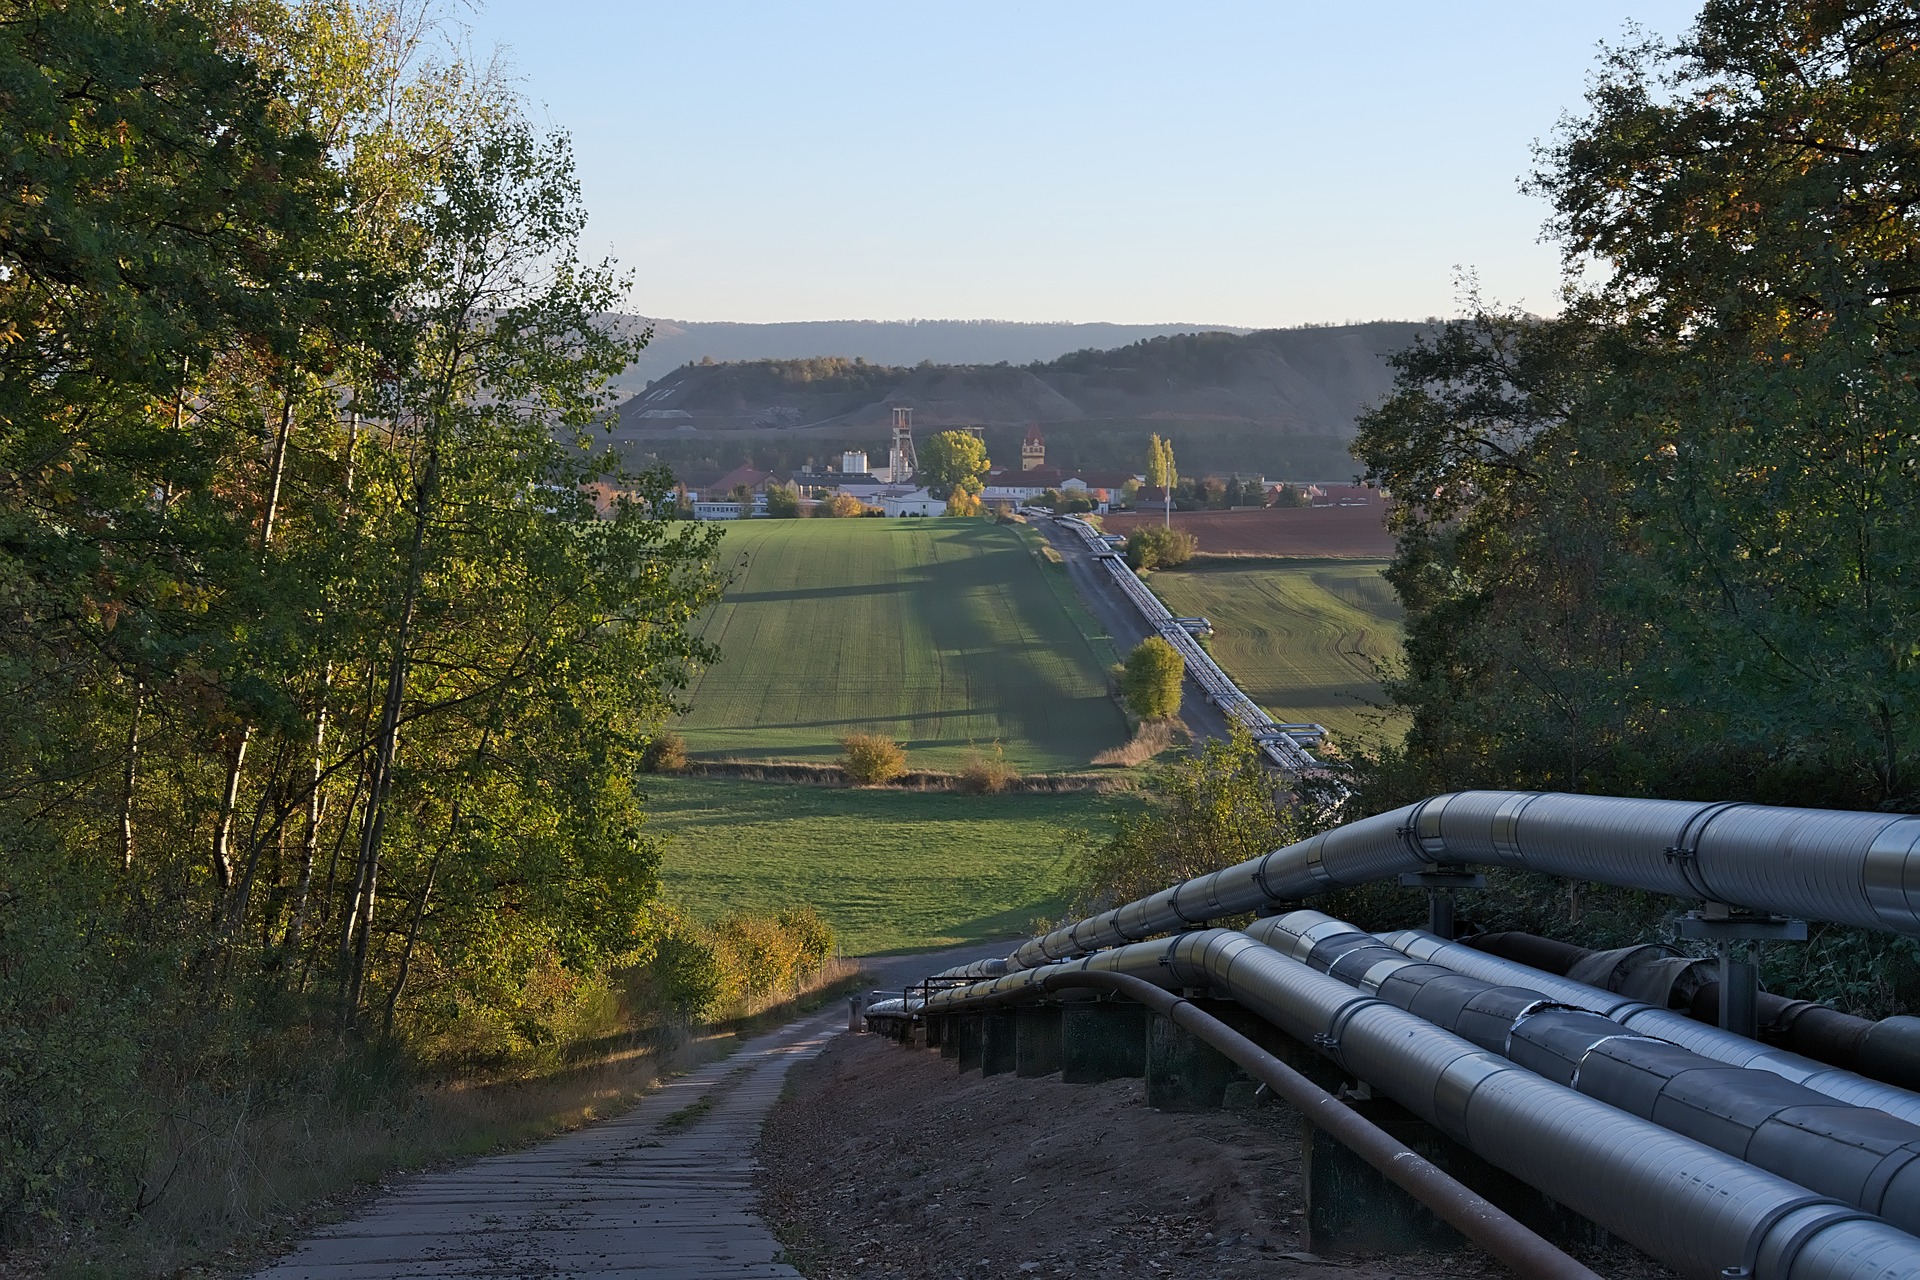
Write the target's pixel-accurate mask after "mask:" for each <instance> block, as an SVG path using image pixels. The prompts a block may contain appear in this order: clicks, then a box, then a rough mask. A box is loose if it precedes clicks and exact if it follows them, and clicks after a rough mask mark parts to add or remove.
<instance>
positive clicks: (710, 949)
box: [651, 906, 834, 1021]
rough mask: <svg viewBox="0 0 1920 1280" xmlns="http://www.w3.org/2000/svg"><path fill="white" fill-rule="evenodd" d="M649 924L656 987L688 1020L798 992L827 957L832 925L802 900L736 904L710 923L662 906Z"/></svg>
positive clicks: (734, 1011) (760, 1004) (831, 947)
mask: <svg viewBox="0 0 1920 1280" xmlns="http://www.w3.org/2000/svg"><path fill="white" fill-rule="evenodd" d="M656 929H657V936H656V938H655V943H654V960H653V964H652V966H651V969H652V978H653V981H654V983H655V989H656V990H657V991H658V992H659V993H660V995H661V996H662V997H663V998H664V999H665V1000H666V1002H667V1003H668V1005H669V1006H670V1007H671V1008H672V1010H673V1011H674V1012H675V1013H677V1014H678V1015H679V1016H681V1017H683V1018H686V1019H688V1020H691V1021H702V1020H711V1019H714V1018H719V1017H725V1016H728V1015H731V1014H739V1013H752V1012H755V1011H756V1010H757V1009H758V1008H761V1007H764V1006H765V1005H766V1004H768V1003H770V1002H771V1001H773V1000H777V999H779V998H781V997H785V996H789V995H792V994H794V993H795V992H797V991H799V989H800V988H801V987H802V985H803V984H804V983H805V982H806V981H807V979H809V978H811V977H813V976H814V975H815V974H817V973H819V972H820V970H821V969H823V968H824V967H826V964H827V962H828V961H829V960H831V959H832V958H833V950H834V936H833V928H832V926H831V925H829V924H828V923H827V922H826V921H824V920H822V919H821V918H820V914H819V913H818V912H817V911H815V910H814V909H813V908H812V907H808V906H800V907H789V908H787V909H786V910H784V911H781V912H778V913H776V914H774V915H758V914H755V913H753V912H750V911H738V912H735V913H734V914H732V915H730V916H727V917H726V918H725V919H723V920H720V921H718V922H716V923H714V924H712V925H698V924H693V923H691V922H689V921H687V920H686V919H685V918H684V917H682V916H681V915H679V914H678V913H677V912H675V911H673V910H671V909H669V908H661V909H660V910H659V912H658V913H657V915H656Z"/></svg>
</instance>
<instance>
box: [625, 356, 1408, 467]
mask: <svg viewBox="0 0 1920 1280" xmlns="http://www.w3.org/2000/svg"><path fill="white" fill-rule="evenodd" d="M742 327H752V326H742ZM795 327H800V326H795ZM955 327H956V328H962V327H964V326H955ZM1034 327H1036V328H1045V327H1047V326H1034ZM1058 327H1059V328H1063V329H1064V328H1066V326H1058ZM1075 327H1076V328H1096V327H1099V328H1116V329H1117V328H1120V326H1075ZM1423 328H1424V326H1423V325H1422V324H1419V323H1415V322H1401V321H1380V322H1376V323H1373V324H1358V325H1339V326H1327V327H1318V328H1303V329H1263V330H1257V331H1253V332H1230V331H1203V332H1197V333H1180V334H1171V335H1167V334H1156V335H1153V336H1151V337H1146V338H1143V339H1140V340H1138V341H1135V342H1132V343H1130V344H1128V345H1125V346H1120V347H1117V348H1110V349H1104V350H1103V349H1097V348H1083V349H1080V350H1075V351H1072V352H1069V353H1066V354H1062V355H1059V356H1056V357H1052V358H1049V359H1046V360H1037V361H1031V362H1028V363H1026V364H1023V365H1016V364H1014V363H1012V362H1006V363H998V362H995V363H945V364H943V363H938V362H932V361H926V362H921V363H917V364H915V365H911V366H908V365H904V364H884V363H879V362H875V361H870V360H867V359H864V358H862V357H857V356H833V357H821V358H812V359H790V360H757V361H744V362H721V361H716V362H714V363H710V364H707V363H696V364H689V365H682V366H680V367H678V368H675V369H673V370H671V371H669V372H667V373H666V374H664V375H662V376H661V377H658V378H656V379H654V380H653V381H652V382H651V383H650V384H649V385H648V386H647V387H646V388H644V389H643V390H642V391H641V392H640V393H639V394H637V395H635V396H634V397H633V398H632V399H631V400H629V401H627V402H626V403H625V404H624V405H622V406H621V411H620V421H619V425H618V428H617V436H618V438H619V440H620V441H621V442H622V444H623V445H624V446H625V447H626V449H627V450H628V452H629V453H630V454H631V455H632V456H633V457H634V458H635V459H636V460H643V459H646V458H648V457H652V458H657V459H659V460H661V461H665V462H668V463H670V464H673V465H674V466H675V467H676V468H677V469H679V470H680V471H681V472H682V473H683V474H687V475H690V476H691V475H697V474H698V473H700V472H701V471H702V470H711V469H714V468H718V469H721V470H724V469H726V468H728V467H731V466H734V465H738V464H739V463H742V462H752V463H754V464H755V465H758V466H762V467H771V468H775V469H780V468H787V467H794V466H798V465H800V464H801V463H803V462H805V461H807V460H808V459H810V458H817V459H825V458H829V457H831V456H832V455H833V454H834V453H836V452H838V451H839V450H840V449H842V448H849V447H851V448H865V449H867V450H868V451H869V452H874V453H883V452H884V449H885V441H886V427H887V423H888V422H889V420H890V418H891V414H892V410H893V408H894V406H896V405H905V406H910V407H911V408H912V409H913V411H914V418H913V420H914V425H915V427H916V428H918V429H920V430H921V431H922V432H923V433H924V432H927V431H934V430H939V429H941V428H944V427H951V426H982V427H985V428H986V436H987V445H988V449H989V451H990V452H991V453H992V454H993V455H994V456H995V457H996V458H1002V459H1011V458H1013V457H1015V456H1017V452H1018V446H1017V441H1018V437H1019V435H1020V433H1021V432H1022V431H1023V430H1024V428H1025V426H1026V424H1027V423H1030V422H1037V423H1039V424H1040V425H1041V427H1042V430H1043V432H1044V433H1045V435H1046V438H1047V450H1048V461H1049V462H1052V463H1056V464H1059V465H1065V466H1079V467H1099V468H1102V469H1109V468H1124V469H1127V470H1135V471H1137V470H1139V469H1140V468H1141V467H1143V466H1144V465H1145V464H1144V458H1145V454H1146V440H1147V437H1148V436H1149V435H1150V434H1153V433H1154V432H1158V433H1160V434H1162V435H1167V436H1169V437H1171V438H1172V439H1173V441H1174V445H1175V451H1176V455H1177V457H1178V459H1179V461H1180V462H1181V463H1182V469H1183V470H1186V471H1188V472H1198V471H1201V470H1206V471H1216V472H1223V471H1257V472H1261V473H1264V474H1267V475H1273V476H1289V477H1295V478H1308V479H1346V478H1349V477H1351V475H1352V474H1353V472H1354V463H1353V460H1352V458H1351V457H1350V456H1349V455H1348V454H1347V451H1346V450H1347V444H1348V442H1349V441H1350V440H1351V439H1352V438H1353V430H1354V418H1355V417H1356V416H1357V415H1358V414H1359V412H1360V411H1361V410H1362V409H1363V408H1364V407H1365V406H1367V405H1369V404H1372V403H1374V402H1377V401H1378V400H1379V399H1381V398H1382V397H1383V396H1384V395H1386V393H1387V391H1388V389H1389V388H1390V386H1391V383H1392V372H1391V370H1390V369H1389V368H1388V367H1387V365H1386V360H1385V358H1386V356H1387V355H1389V354H1391V353H1392V352H1394V351H1397V350H1399V349H1401V348H1403V347H1405V346H1407V345H1408V344H1409V343H1411V342H1412V340H1413V337H1414V335H1415V334H1416V333H1418V332H1420V331H1421V330H1422V329H1423Z"/></svg>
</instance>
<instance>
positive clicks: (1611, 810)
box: [1008, 791, 1920, 968]
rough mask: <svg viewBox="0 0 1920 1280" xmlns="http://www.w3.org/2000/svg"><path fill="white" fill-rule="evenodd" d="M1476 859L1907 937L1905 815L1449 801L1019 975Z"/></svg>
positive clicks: (1032, 951) (1194, 899)
mask: <svg viewBox="0 0 1920 1280" xmlns="http://www.w3.org/2000/svg"><path fill="white" fill-rule="evenodd" d="M1454 864H1481V865H1487V866H1500V867H1513V868H1521V869H1526V870H1532V871H1540V872H1545V873H1547V874H1549V875H1556V876H1563V877H1567V878H1570V879H1576V880H1591V881H1597V882H1600V883H1602V884H1611V885H1619V886H1621V887H1624V888H1630V889H1643V890H1646V891H1648V892H1651V893H1660V894H1666V895H1669V896H1671V897H1676V898H1690V899H1698V900H1701V901H1707V902H1720V903H1726V904H1729V905H1731V906H1737V907H1743V908H1747V909H1749V910H1754V911H1763V912H1773V913H1778V914H1781V915H1788V916H1795V917H1802V918H1806V919H1811V920H1830V921H1834V922H1836V923H1840V924H1850V925H1858V926H1860V927H1863V928H1870V929H1886V930H1891V931H1893V932H1895V933H1902V934H1907V935H1910V936H1920V816H1912V815H1902V814H1888V813H1859V812H1851V811H1842V810H1828V809H1784V808H1774V807H1770V806H1766V805H1753V804H1727V803H1714V804H1703V803H1694V802H1689V801H1681V800H1632V799H1621V798H1617V797H1610V796H1581V795H1564V794H1557V793H1549V792H1528V791H1462V792H1455V793H1453V794H1450V795H1442V796H1435V797H1433V798H1431V799H1428V800H1422V801H1420V802H1419V803H1418V804H1412V805H1407V806H1405V807H1403V808H1399V809H1395V810H1392V811H1391V812H1388V813H1382V814H1377V815H1375V816H1374V817H1371V818H1363V819H1361V820H1359V821H1357V822H1350V823H1347V824H1346V825H1344V826H1341V827H1336V828H1334V829H1333V830H1331V831H1327V832H1323V833H1321V834H1320V835H1317V836H1313V837H1311V838H1309V839H1306V840H1302V841H1300V842H1298V843H1297V844H1291V845H1288V846H1286V847H1285V848H1282V849H1276V850H1274V851H1273V852H1271V853H1268V854H1265V855H1263V856H1261V857H1258V858H1252V859H1249V860H1248V861H1246V862H1242V863H1239V864H1237V865H1235V866H1231V867H1226V868H1224V869H1222V870H1220V871H1215V872H1212V873H1210V874H1208V875H1204V876H1196V877H1195V878H1193V879H1191V880H1188V881H1185V882H1183V883H1181V884H1177V885H1174V886H1173V887H1172V888H1169V889H1163V890H1161V891H1160V892H1159V893H1155V894H1152V895H1150V896H1148V897H1145V898H1142V899H1140V900H1139V901H1137V902H1130V903H1127V904H1126V905H1125V906H1121V907H1116V908H1114V909H1113V910H1111V911H1106V912H1102V913H1101V914H1099V915H1097V916H1092V917H1089V918H1088V919H1085V920H1081V921H1078V922H1077V923H1075V924H1071V925H1067V926H1065V927H1063V928H1060V929H1056V930H1054V931H1053V932H1051V933H1048V934H1046V935H1044V936H1043V937H1039V938H1035V939H1033V940H1031V941H1029V942H1027V943H1025V944H1023V945H1022V946H1021V947H1020V948H1019V949H1018V950H1017V951H1015V952H1014V954H1013V955H1012V956H1011V957H1010V958H1009V960H1008V965H1009V967H1010V968H1023V967H1027V968H1030V967H1032V966H1034V965H1039V964H1046V963H1047V962H1049V961H1052V960H1061V959H1066V958H1068V957H1071V956H1076V955H1085V954H1087V953H1088V952H1090V951H1095V950H1098V949H1099V948H1101V947H1110V946H1117V945H1119V944H1121V943H1125V942H1134V941H1138V940H1140V939H1143V938H1150V937H1153V936H1155V935H1157V934H1163V933H1170V932H1173V931H1175V930H1178V929H1184V928H1190V927H1192V926H1194V925H1197V924H1204V923H1206V922H1207V921H1209V920H1217V919H1219V918H1220V917H1222V916H1230V915H1237V914H1240V913H1242V912H1248V911H1257V910H1260V909H1262V908H1264V907H1266V906H1268V905H1269V904H1271V903H1276V902H1293V901H1297V900H1299V899H1302V898H1307V897H1311V896H1313V895H1315V894H1319V893H1325V892H1327V891H1328V890H1331V889H1338V888H1344V887H1348V886H1352V885H1360V884H1367V883H1370V882H1372V881H1375V880H1380V879H1383V878H1385V877H1388V876H1394V875H1399V874H1402V873H1407V872H1418V871H1427V870H1431V869H1432V868H1433V867H1435V866H1437V865H1454Z"/></svg>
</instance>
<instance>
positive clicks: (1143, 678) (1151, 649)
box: [1120, 636, 1187, 720]
mask: <svg viewBox="0 0 1920 1280" xmlns="http://www.w3.org/2000/svg"><path fill="white" fill-rule="evenodd" d="M1186 674H1187V664H1186V663H1185V662H1183V661H1182V660H1181V658H1180V651H1179V650H1178V649H1175V648H1174V647H1173V646H1172V645H1170V644H1168V643H1167V642H1166V641H1165V640H1162V639H1161V638H1160V637H1159V636H1148V637H1147V638H1146V639H1145V640H1142V641H1141V642H1140V643H1139V644H1137V645H1135V646H1134V647H1133V652H1131V653H1129V654H1128V655H1127V661H1126V665H1125V667H1124V669H1123V671H1122V674H1121V676H1120V692H1121V695H1122V696H1123V697H1125V698H1126V700H1127V710H1129V711H1131V712H1133V714H1134V715H1136V716H1138V717H1139V718H1140V719H1142V720H1165V719H1167V718H1168V717H1170V716H1174V715H1177V714H1179V711H1180V685H1181V681H1183V680H1184V679H1186Z"/></svg>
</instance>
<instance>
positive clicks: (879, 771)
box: [840, 733, 907, 786]
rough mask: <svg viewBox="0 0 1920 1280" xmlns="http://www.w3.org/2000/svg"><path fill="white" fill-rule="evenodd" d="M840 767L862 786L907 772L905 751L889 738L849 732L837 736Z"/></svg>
mask: <svg viewBox="0 0 1920 1280" xmlns="http://www.w3.org/2000/svg"><path fill="white" fill-rule="evenodd" d="M840 750H841V756H840V767H841V768H842V769H844V770H846V773H847V777H849V778H850V779H852V780H853V781H854V782H856V783H859V784H861V785H862V786H874V785H877V784H879V783H882V782H887V781H890V780H892V779H894V778H897V777H899V776H900V775H901V774H903V773H905V772H906V771H907V753H906V752H905V751H904V750H903V749H902V748H901V746H900V744H899V743H897V742H895V741H894V740H893V739H892V738H888V737H885V736H883V735H881V734H877V733H850V734H848V735H847V736H846V737H844V738H842V739H840Z"/></svg>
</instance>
